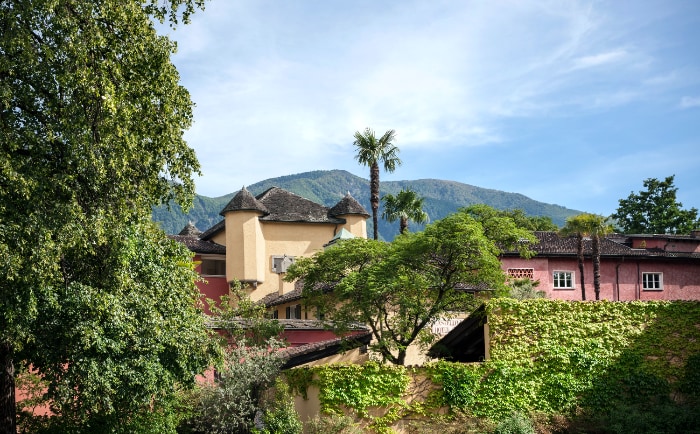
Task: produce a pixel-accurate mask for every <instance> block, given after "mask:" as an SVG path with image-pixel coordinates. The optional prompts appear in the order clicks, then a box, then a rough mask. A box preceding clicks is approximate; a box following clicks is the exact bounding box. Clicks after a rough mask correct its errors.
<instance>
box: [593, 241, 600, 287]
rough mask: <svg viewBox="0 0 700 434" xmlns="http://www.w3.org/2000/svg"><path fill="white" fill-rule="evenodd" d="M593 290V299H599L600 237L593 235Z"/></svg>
mask: <svg viewBox="0 0 700 434" xmlns="http://www.w3.org/2000/svg"><path fill="white" fill-rule="evenodd" d="M592 238H593V290H594V291H595V299H596V300H600V238H599V237H598V235H593V237H592Z"/></svg>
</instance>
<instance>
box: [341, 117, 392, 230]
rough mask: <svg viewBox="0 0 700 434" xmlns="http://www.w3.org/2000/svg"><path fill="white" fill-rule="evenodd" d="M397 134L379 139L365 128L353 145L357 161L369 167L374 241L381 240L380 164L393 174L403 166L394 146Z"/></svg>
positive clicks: (388, 134)
mask: <svg viewBox="0 0 700 434" xmlns="http://www.w3.org/2000/svg"><path fill="white" fill-rule="evenodd" d="M395 139H396V132H395V131H394V130H388V131H387V132H386V133H384V135H383V136H382V137H380V138H379V139H377V138H376V137H375V135H374V131H373V130H371V129H369V128H365V131H364V132H363V133H360V132H359V131H356V132H355V141H354V142H353V145H354V146H355V150H356V151H357V155H355V159H356V160H357V161H358V162H359V163H360V164H362V165H364V166H368V167H369V188H370V205H371V206H372V224H373V226H374V239H375V240H376V239H379V228H378V224H379V219H378V218H377V215H378V210H379V164H380V163H381V164H382V165H383V166H384V170H385V171H387V172H389V173H391V172H393V171H394V170H396V166H400V165H401V160H400V159H399V148H397V147H396V146H394V140H395Z"/></svg>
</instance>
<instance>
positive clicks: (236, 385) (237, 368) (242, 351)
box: [188, 339, 283, 434]
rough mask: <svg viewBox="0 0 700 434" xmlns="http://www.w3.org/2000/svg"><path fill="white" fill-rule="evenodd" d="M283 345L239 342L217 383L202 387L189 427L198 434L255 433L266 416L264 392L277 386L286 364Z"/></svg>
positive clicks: (275, 342) (273, 340)
mask: <svg viewBox="0 0 700 434" xmlns="http://www.w3.org/2000/svg"><path fill="white" fill-rule="evenodd" d="M282 347H283V345H282V344H281V343H280V342H279V341H276V340H275V339H270V340H269V341H268V342H267V344H266V345H264V346H248V345H246V342H245V341H241V342H237V343H236V345H235V346H232V347H229V348H228V349H227V351H226V357H225V360H224V365H223V366H222V367H221V369H220V370H219V371H218V376H217V380H216V381H215V382H214V383H205V384H203V385H201V386H200V387H201V390H200V396H199V399H198V403H197V407H196V411H195V414H194V417H193V418H192V419H191V420H190V421H189V423H188V425H189V426H191V427H193V428H194V429H195V430H197V431H198V432H207V433H213V434H217V433H220V434H225V433H229V432H235V431H236V430H246V429H252V428H253V426H254V418H255V414H256V413H257V412H264V408H263V402H264V401H263V397H264V392H265V391H266V390H267V389H268V388H269V387H270V386H272V385H273V384H274V382H275V379H276V378H277V376H278V375H279V370H280V367H281V366H282V364H283V359H282V356H281V355H280V352H279V351H278V350H279V349H280V348H282Z"/></svg>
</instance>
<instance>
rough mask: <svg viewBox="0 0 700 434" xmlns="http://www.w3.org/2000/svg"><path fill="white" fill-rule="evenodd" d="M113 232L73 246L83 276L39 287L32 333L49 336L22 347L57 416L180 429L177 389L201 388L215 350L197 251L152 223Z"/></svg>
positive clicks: (79, 423)
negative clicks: (88, 251) (201, 298)
mask: <svg viewBox="0 0 700 434" xmlns="http://www.w3.org/2000/svg"><path fill="white" fill-rule="evenodd" d="M110 232H112V233H111V234H109V235H108V236H109V238H108V240H107V242H106V244H105V245H104V246H102V248H101V249H99V251H98V252H94V253H93V255H95V256H85V255H84V251H83V250H82V249H80V250H65V253H64V258H65V264H72V268H71V271H70V272H71V273H74V274H76V275H80V276H82V279H81V281H80V282H71V283H69V284H67V285H66V286H64V287H63V288H61V289H60V291H56V292H53V293H51V292H50V293H38V294H37V295H38V300H39V302H40V305H41V306H42V309H39V310H38V311H37V313H36V323H35V324H34V329H33V330H34V332H35V333H37V335H38V336H41V338H38V339H36V340H33V341H30V342H26V343H25V344H24V346H23V347H22V354H23V355H24V356H26V357H27V358H29V360H31V361H32V366H33V368H34V369H36V370H38V371H39V372H40V373H41V376H42V379H43V381H44V382H45V383H46V384H47V385H48V390H47V392H46V395H45V398H46V399H49V400H51V404H52V409H53V411H54V413H55V414H56V417H55V418H54V419H60V420H57V421H56V422H52V423H56V424H60V425H61V426H63V427H64V428H65V429H66V430H68V431H71V432H97V431H95V430H94V428H90V427H94V426H99V427H100V429H99V432H105V433H106V432H129V429H132V428H130V427H133V426H136V425H139V424H142V423H144V421H148V420H151V419H150V418H153V420H151V421H150V422H148V423H149V424H152V425H153V426H155V425H157V424H161V425H163V426H164V427H166V428H167V429H166V428H164V431H167V430H168V429H169V430H170V431H171V432H172V430H174V427H175V426H176V425H177V416H176V415H172V414H170V411H171V410H172V409H173V408H174V407H175V406H176V404H177V401H178V397H177V394H176V393H175V392H176V391H177V390H178V388H179V387H180V386H184V387H192V386H193V385H194V374H195V373H198V372H202V371H203V370H204V369H206V367H207V366H208V365H209V364H210V363H211V356H212V354H213V352H214V351H215V349H214V348H213V347H212V345H211V344H210V343H211V338H210V336H209V334H208V332H207V329H206V327H205V324H204V321H203V317H202V315H201V311H200V310H199V309H198V308H197V299H198V295H199V292H198V290H197V288H196V286H195V285H194V279H195V275H196V274H195V272H194V270H193V269H192V263H191V259H190V257H191V254H190V253H189V251H187V249H186V248H184V246H183V245H181V244H179V243H176V242H173V241H171V240H168V239H163V238H161V237H162V233H161V232H160V231H158V230H155V229H154V228H153V227H152V226H151V224H150V223H144V224H140V225H133V226H131V227H128V228H115V229H114V230H112V231H110ZM77 258H80V261H78V260H77ZM178 385H180V386H178Z"/></svg>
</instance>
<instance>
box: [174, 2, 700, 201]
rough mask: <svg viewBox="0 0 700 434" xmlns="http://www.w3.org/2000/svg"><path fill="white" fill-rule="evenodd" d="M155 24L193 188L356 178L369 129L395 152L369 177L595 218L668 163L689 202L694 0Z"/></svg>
mask: <svg viewBox="0 0 700 434" xmlns="http://www.w3.org/2000/svg"><path fill="white" fill-rule="evenodd" d="M170 36H171V38H172V39H174V40H176V41H177V44H178V51H177V53H176V54H175V55H174V56H173V62H174V63H175V65H176V67H177V68H178V71H179V72H180V74H181V82H182V84H183V85H184V86H185V87H186V88H187V89H188V90H189V91H190V94H191V97H192V99H193V101H194V102H195V104H196V107H195V110H194V124H193V126H192V128H191V129H190V130H188V131H187V132H186V133H185V138H186V140H187V141H188V143H189V145H190V146H191V147H193V148H194V149H195V151H196V152H197V156H198V158H199V161H200V164H201V166H202V176H201V177H198V178H197V179H196V185H197V193H198V194H201V195H204V196H209V197H216V196H222V195H225V194H228V193H231V192H234V191H237V190H239V189H240V188H241V187H242V186H244V185H250V184H254V183H256V182H258V181H262V180H265V179H268V178H272V177H278V176H284V175H291V174H296V173H302V172H307V171H312V170H331V169H343V170H347V171H349V172H351V173H353V174H355V175H358V176H361V177H363V178H365V179H367V178H369V169H368V168H366V167H363V166H360V165H359V164H358V163H357V161H356V160H355V158H354V157H355V148H354V146H353V135H354V133H355V132H356V131H363V130H364V129H365V128H371V129H372V130H374V131H375V133H376V134H377V135H378V136H381V135H382V134H383V133H384V132H385V131H387V130H389V129H393V130H395V131H396V136H397V138H396V141H395V144H396V146H398V147H399V149H400V151H401V152H400V158H401V160H402V162H403V164H402V165H401V166H400V167H398V168H397V169H396V171H395V172H394V173H385V172H382V173H381V178H380V179H381V180H382V181H389V180H392V181H398V180H415V179H443V180H452V181H459V182H463V183H466V184H471V185H475V186H479V187H484V188H490V189H496V190H502V191H506V192H514V193H521V194H524V195H526V196H528V197H530V198H532V199H535V200H538V201H541V202H546V203H553V204H558V205H562V206H565V207H567V208H572V209H577V210H581V211H586V212H593V213H598V214H602V215H610V214H611V213H613V212H615V210H616V208H617V206H618V201H619V199H623V198H627V196H629V194H630V193H632V192H634V193H638V192H639V191H642V190H644V186H643V181H644V180H645V179H648V178H657V179H660V180H663V179H665V178H666V177H667V176H671V175H675V186H676V187H677V188H678V200H679V201H680V202H682V204H683V207H684V208H685V209H688V208H691V207H696V208H700V1H696V0H686V1H683V0H661V1H655V0H611V1H576V0H549V1H547V0H542V1H539V0H512V1H508V0H493V1H491V0H489V1H484V0H479V1H475V0H474V1H473V0H450V1H441V0H430V1H428V0H421V1H412V0H396V1H388V0H346V1H341V0H284V1H280V0H277V1H272V0H210V1H208V3H207V4H206V8H205V10H204V11H201V10H200V11H198V12H197V13H196V14H195V15H194V16H193V17H192V22H191V23H190V24H189V25H185V26H182V25H181V26H178V27H177V29H176V30H175V31H174V32H171V33H170ZM340 193H342V192H340Z"/></svg>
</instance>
